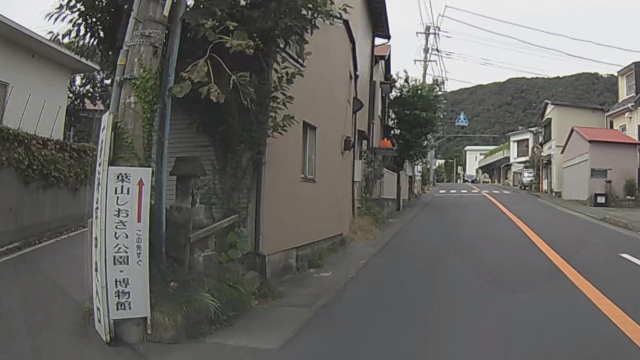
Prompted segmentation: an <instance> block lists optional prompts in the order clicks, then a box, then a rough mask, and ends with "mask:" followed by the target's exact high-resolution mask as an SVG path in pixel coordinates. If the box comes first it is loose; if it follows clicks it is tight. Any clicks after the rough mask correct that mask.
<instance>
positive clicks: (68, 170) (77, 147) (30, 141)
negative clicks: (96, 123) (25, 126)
mask: <svg viewBox="0 0 640 360" xmlns="http://www.w3.org/2000/svg"><path fill="white" fill-rule="evenodd" d="M95 156H96V149H95V147H94V146H93V145H88V144H72V143H67V142H64V141H61V140H54V139H49V138H45V137H41V136H37V135H32V134H28V133H25V132H22V131H19V130H14V129H10V128H7V127H4V126H0V169H4V168H12V169H14V170H15V171H16V173H17V174H18V175H19V176H20V177H21V179H22V180H23V181H24V183H25V184H31V183H36V182H38V183H43V184H45V185H48V186H56V187H65V188H68V189H71V190H78V189H80V188H81V187H83V186H86V185H88V184H89V183H90V181H91V178H92V175H93V169H94V167H95Z"/></svg>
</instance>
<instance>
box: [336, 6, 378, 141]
mask: <svg viewBox="0 0 640 360" xmlns="http://www.w3.org/2000/svg"><path fill="white" fill-rule="evenodd" d="M337 3H339V4H347V5H349V6H351V9H350V10H349V14H347V15H346V16H345V17H346V18H347V19H348V20H349V22H350V23H351V28H352V30H353V33H354V36H355V38H356V52H357V54H358V71H359V75H360V82H359V83H358V98H360V100H362V102H363V103H364V106H365V107H364V108H363V109H362V111H360V112H359V113H358V129H360V130H365V131H366V130H367V124H368V121H369V111H373V109H369V86H370V85H369V84H370V83H369V81H370V79H371V66H372V61H373V24H372V23H371V18H370V17H369V8H368V4H367V0H341V1H338V2H337Z"/></svg>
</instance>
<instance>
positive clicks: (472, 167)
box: [464, 146, 497, 179]
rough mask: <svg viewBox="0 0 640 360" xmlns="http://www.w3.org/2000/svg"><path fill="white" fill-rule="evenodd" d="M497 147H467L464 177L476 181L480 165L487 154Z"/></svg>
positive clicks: (465, 149) (465, 150)
mask: <svg viewBox="0 0 640 360" xmlns="http://www.w3.org/2000/svg"><path fill="white" fill-rule="evenodd" d="M496 147H497V146H467V147H465V148H464V164H465V165H464V166H465V167H464V169H465V170H464V176H465V177H466V178H471V179H475V177H476V170H477V169H478V164H479V163H480V160H482V159H483V158H484V156H485V154H486V153H487V152H489V151H491V150H493V149H495V148H496Z"/></svg>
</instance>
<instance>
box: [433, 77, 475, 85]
mask: <svg viewBox="0 0 640 360" xmlns="http://www.w3.org/2000/svg"><path fill="white" fill-rule="evenodd" d="M436 77H440V76H436ZM448 80H450V81H455V82H459V83H463V84H469V85H478V84H476V83H473V82H471V81H466V80H460V79H454V78H452V77H450V78H448Z"/></svg>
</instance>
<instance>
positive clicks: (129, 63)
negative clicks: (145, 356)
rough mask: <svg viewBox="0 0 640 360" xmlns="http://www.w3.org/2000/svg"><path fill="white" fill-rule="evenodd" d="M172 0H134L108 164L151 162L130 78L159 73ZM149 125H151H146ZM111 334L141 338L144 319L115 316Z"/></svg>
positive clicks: (119, 73)
mask: <svg viewBox="0 0 640 360" xmlns="http://www.w3.org/2000/svg"><path fill="white" fill-rule="evenodd" d="M171 4H172V0H135V1H134V2H133V8H132V11H131V17H130V19H129V26H128V27H127V33H126V36H125V41H124V43H123V45H122V50H121V51H120V56H119V57H118V63H117V67H116V74H115V77H114V84H113V90H112V97H111V99H112V100H111V108H110V112H111V114H113V117H114V120H115V123H116V124H117V128H118V130H116V131H115V132H114V134H113V135H114V136H113V139H114V143H113V144H114V145H113V151H112V155H111V160H110V164H111V165H116V166H133V167H137V166H145V167H146V166H151V164H150V163H149V161H146V160H145V159H148V158H150V157H151V154H147V152H149V150H150V149H151V148H152V143H150V142H152V141H153V134H148V133H145V132H150V131H153V124H145V119H147V121H148V119H149V117H151V118H152V119H153V118H155V114H152V115H149V114H145V113H144V111H143V106H142V105H143V104H141V103H140V99H138V98H137V97H136V93H135V91H134V88H133V81H134V80H135V79H138V78H140V76H142V75H143V74H145V73H147V74H153V76H158V74H159V73H160V62H161V59H162V58H163V57H162V53H163V49H164V43H165V36H166V30H167V21H168V14H169V10H170V8H171ZM149 125H151V126H149ZM114 325H115V335H116V336H117V338H119V339H120V340H121V341H124V342H126V343H130V344H135V343H140V342H142V341H143V339H144V327H145V322H144V319H127V320H116V321H115V323H114Z"/></svg>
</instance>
